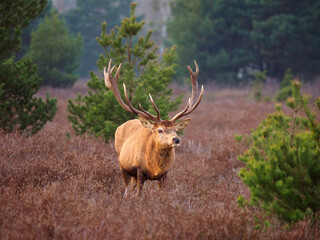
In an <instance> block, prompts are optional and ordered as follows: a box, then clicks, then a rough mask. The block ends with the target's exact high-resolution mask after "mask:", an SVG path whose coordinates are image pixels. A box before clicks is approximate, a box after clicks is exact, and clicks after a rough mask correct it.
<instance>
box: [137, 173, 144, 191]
mask: <svg viewBox="0 0 320 240" xmlns="http://www.w3.org/2000/svg"><path fill="white" fill-rule="evenodd" d="M145 181H146V176H145V175H144V174H143V172H142V171H141V169H140V168H138V169H137V188H138V195H139V196H140V194H141V190H142V188H143V185H144V182H145Z"/></svg>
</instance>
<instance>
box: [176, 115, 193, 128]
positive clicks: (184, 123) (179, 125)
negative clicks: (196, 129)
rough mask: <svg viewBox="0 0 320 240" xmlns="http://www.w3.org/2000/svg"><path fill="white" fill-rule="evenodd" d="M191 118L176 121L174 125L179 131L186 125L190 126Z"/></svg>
mask: <svg viewBox="0 0 320 240" xmlns="http://www.w3.org/2000/svg"><path fill="white" fill-rule="evenodd" d="M190 120H191V119H190V118H188V119H185V120H181V121H180V122H178V123H176V124H175V125H174V126H175V127H176V129H177V131H180V130H183V129H184V128H185V127H186V126H188V124H189V122H190Z"/></svg>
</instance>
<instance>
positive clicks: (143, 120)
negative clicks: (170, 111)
mask: <svg viewBox="0 0 320 240" xmlns="http://www.w3.org/2000/svg"><path fill="white" fill-rule="evenodd" d="M138 117H139V120H140V122H141V124H142V126H144V127H145V128H149V129H153V128H154V123H153V122H151V121H150V120H148V119H146V118H144V117H142V116H141V115H138Z"/></svg>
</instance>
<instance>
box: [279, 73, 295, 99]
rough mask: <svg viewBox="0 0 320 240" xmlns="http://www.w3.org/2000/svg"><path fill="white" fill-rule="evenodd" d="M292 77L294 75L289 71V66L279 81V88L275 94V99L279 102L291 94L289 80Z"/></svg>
mask: <svg viewBox="0 0 320 240" xmlns="http://www.w3.org/2000/svg"><path fill="white" fill-rule="evenodd" d="M293 79H294V76H293V74H292V72H291V68H288V69H287V70H286V73H285V74H284V77H283V79H282V81H281V83H280V90H279V92H278V93H277V95H276V100H277V101H279V102H283V101H285V100H286V99H287V98H288V97H290V96H292V88H291V81H292V80H293Z"/></svg>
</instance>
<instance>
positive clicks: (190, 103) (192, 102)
mask: <svg viewBox="0 0 320 240" xmlns="http://www.w3.org/2000/svg"><path fill="white" fill-rule="evenodd" d="M194 65H195V66H196V70H195V72H193V71H192V69H191V67H190V66H187V68H188V70H189V72H190V78H191V86H192V92H191V98H189V101H188V103H187V106H186V107H185V108H184V109H183V110H182V111H181V112H179V113H178V114H176V115H175V116H174V117H173V118H172V119H171V121H173V122H174V121H177V120H178V119H179V118H181V117H183V116H185V115H187V114H189V113H191V112H193V111H194V110H195V109H196V108H197V107H198V105H199V104H200V102H201V99H202V95H203V92H204V87H203V85H202V86H201V92H200V95H199V97H198V99H197V100H196V96H197V91H198V80H197V78H198V75H199V67H198V64H197V62H196V61H195V60H194Z"/></svg>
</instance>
